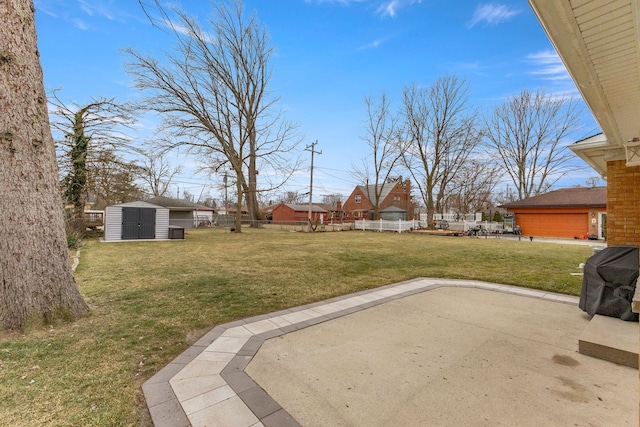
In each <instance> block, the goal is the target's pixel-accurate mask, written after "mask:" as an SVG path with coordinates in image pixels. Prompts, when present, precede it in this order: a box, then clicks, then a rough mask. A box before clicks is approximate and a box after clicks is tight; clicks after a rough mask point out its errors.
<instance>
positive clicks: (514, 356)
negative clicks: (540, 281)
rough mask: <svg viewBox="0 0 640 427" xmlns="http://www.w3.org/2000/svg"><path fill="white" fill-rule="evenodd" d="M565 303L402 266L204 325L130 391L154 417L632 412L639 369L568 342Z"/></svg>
mask: <svg viewBox="0 0 640 427" xmlns="http://www.w3.org/2000/svg"><path fill="white" fill-rule="evenodd" d="M577 302H578V299H577V298H576V297H570V296H565V295H558V294H553V293H546V292H541V291H535V290H530V289H524V288H518V287H512V286H504V285H497V284H491V283H484V282H476V281H462V280H446V279H415V280H412V281H408V282H403V283H398V284H394V285H389V286H385V287H381V288H376V289H373V290H370V291H365V292H360V293H357V294H351V295H346V296H343V297H340V298H335V299H332V300H328V301H323V302H320V303H317V304H312V305H307V306H303V307H298V308H295V309H291V310H285V311H282V312H277V313H272V314H269V315H264V316H259V317H255V318H251V319H244V320H241V321H237V322H233V323H230V324H226V325H221V326H217V327H215V328H214V329H212V330H211V331H210V332H209V333H208V334H207V335H205V336H204V337H202V338H201V339H200V340H199V341H198V342H196V343H195V344H194V345H193V346H192V347H191V348H190V349H188V350H187V351H186V352H185V353H183V354H182V355H181V356H179V357H178V358H176V359H175V360H174V361H173V362H172V363H170V364H169V365H167V366H166V367H165V368H164V369H163V370H161V371H160V372H159V373H158V374H156V375H155V376H154V377H152V378H151V379H150V380H149V381H147V382H146V383H145V384H144V386H143V390H144V393H145V397H146V399H147V404H148V406H149V409H150V412H151V415H152V418H153V421H154V423H155V425H156V426H189V425H192V426H205V425H208V426H212V425H216V426H227V425H228V426H287V425H305V426H314V425H316V426H326V425H343V426H358V425H368V426H370V425H380V426H383V425H391V424H393V425H443V426H444V425H532V426H533V425H536V426H538V425H607V426H615V425H636V423H637V420H638V405H637V396H638V371H637V369H634V368H631V367H627V366H623V365H620V364H616V363H612V362H609V361H605V360H601V359H599V358H595V357H591V356H587V355H583V354H580V353H579V352H578V343H579V341H580V337H581V336H582V337H583V338H584V340H585V342H586V341H587V339H586V338H585V335H584V334H585V333H586V334H587V335H586V336H587V337H588V332H589V330H588V327H589V325H590V322H589V320H590V319H589V318H588V317H587V316H586V314H584V313H583V312H581V311H580V310H579V309H578V308H577ZM594 319H595V318H594ZM612 320H614V321H617V320H616V319H612ZM617 322H618V323H620V324H621V327H620V328H616V329H620V332H619V333H621V334H623V335H625V336H626V335H629V334H635V335H634V337H635V339H636V343H637V324H635V323H633V324H628V323H626V322H622V321H617ZM605 329H610V328H609V327H605ZM592 335H593V334H592ZM607 335H610V334H607ZM589 340H590V341H589V342H591V341H593V340H591V338H589ZM596 341H597V340H596ZM614 341H619V340H615V339H614ZM592 347H593V346H592ZM636 347H637V345H636ZM606 348H608V349H609V353H610V347H606ZM625 351H627V350H625ZM631 351H633V350H631ZM635 354H636V360H637V349H636V353H635Z"/></svg>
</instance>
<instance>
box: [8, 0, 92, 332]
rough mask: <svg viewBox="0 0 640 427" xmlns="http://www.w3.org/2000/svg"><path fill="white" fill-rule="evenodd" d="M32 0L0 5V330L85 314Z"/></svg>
mask: <svg viewBox="0 0 640 427" xmlns="http://www.w3.org/2000/svg"><path fill="white" fill-rule="evenodd" d="M34 14H35V8H34V6H33V1H32V0H14V1H10V2H1V3H0V40H2V42H1V46H0V93H1V94H2V102H1V103H0V151H1V152H2V155H0V182H1V183H2V185H0V200H2V201H3V202H2V203H1V204H0V236H2V238H0V283H1V284H2V286H0V328H2V329H22V328H24V327H25V326H27V325H28V324H38V323H41V322H53V321H55V320H57V319H67V320H68V319H75V318H78V317H80V316H83V315H85V314H87V312H88V311H89V309H88V307H87V305H86V304H85V302H84V300H83V299H82V296H81V295H80V292H79V291H78V287H77V286H76V283H75V281H74V279H73V273H72V271H71V266H70V263H69V254H68V252H67V244H66V237H65V231H64V215H63V207H62V204H61V201H60V193H59V186H58V168H57V165H56V156H55V148H54V144H53V137H52V135H51V128H50V126H49V118H48V114H47V97H46V94H45V90H44V84H43V76H42V67H41V65H40V58H39V53H38V47H37V43H36V27H35V17H34Z"/></svg>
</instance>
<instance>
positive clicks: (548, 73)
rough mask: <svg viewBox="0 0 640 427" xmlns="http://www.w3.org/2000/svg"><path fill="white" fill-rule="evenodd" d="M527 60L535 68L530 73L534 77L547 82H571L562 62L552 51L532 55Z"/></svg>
mask: <svg viewBox="0 0 640 427" xmlns="http://www.w3.org/2000/svg"><path fill="white" fill-rule="evenodd" d="M527 60H528V61H530V62H531V63H532V64H533V65H534V67H535V68H534V69H533V70H531V71H530V74H532V75H535V76H541V77H542V78H543V79H545V80H571V76H569V73H568V72H567V69H566V68H565V66H564V64H563V63H562V60H561V59H560V57H559V56H558V54H557V53H556V52H554V51H552V50H545V51H542V52H537V53H532V54H531V55H528V56H527Z"/></svg>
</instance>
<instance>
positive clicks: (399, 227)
mask: <svg viewBox="0 0 640 427" xmlns="http://www.w3.org/2000/svg"><path fill="white" fill-rule="evenodd" d="M400 233H402V220H401V219H400V218H398V234H400Z"/></svg>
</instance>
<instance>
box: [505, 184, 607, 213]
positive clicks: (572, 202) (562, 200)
mask: <svg viewBox="0 0 640 427" xmlns="http://www.w3.org/2000/svg"><path fill="white" fill-rule="evenodd" d="M603 206H607V187H574V188H561V189H560V190H555V191H550V192H548V193H544V194H540V195H538V196H533V197H528V198H526V199H522V200H518V201H515V202H511V203H506V204H504V205H502V207H503V208H506V209H515V208H562V207H565V208H566V207H603Z"/></svg>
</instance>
